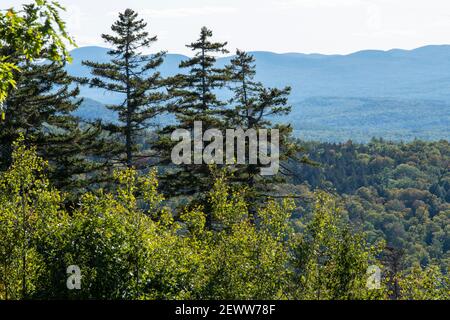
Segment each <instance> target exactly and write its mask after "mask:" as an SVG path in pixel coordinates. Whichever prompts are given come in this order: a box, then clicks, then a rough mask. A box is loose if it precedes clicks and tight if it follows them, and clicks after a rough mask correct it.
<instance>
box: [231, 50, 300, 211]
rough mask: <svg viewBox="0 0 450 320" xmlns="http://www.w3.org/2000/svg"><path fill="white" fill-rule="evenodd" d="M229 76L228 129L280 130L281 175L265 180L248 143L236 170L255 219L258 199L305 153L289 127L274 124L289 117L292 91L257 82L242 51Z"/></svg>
mask: <svg viewBox="0 0 450 320" xmlns="http://www.w3.org/2000/svg"><path fill="white" fill-rule="evenodd" d="M227 72H228V77H229V79H230V83H231V85H230V89H231V91H232V92H233V93H234V95H233V98H232V99H231V107H230V108H228V109H227V110H226V112H225V121H226V123H227V126H228V127H230V128H236V127H240V128H242V129H243V130H244V131H247V130H248V129H255V130H260V129H278V130H279V139H280V141H279V143H280V146H279V148H280V150H279V157H280V166H281V170H280V173H281V174H280V175H275V176H267V177H262V176H261V175H260V168H261V167H262V165H261V164H250V163H248V159H249V154H248V152H249V150H250V148H249V147H248V141H247V147H246V152H247V155H246V160H247V163H246V164H243V165H238V166H236V171H235V173H234V181H235V182H238V183H241V184H245V185H246V186H247V187H248V188H249V193H248V194H249V199H247V200H248V201H249V203H250V206H249V212H250V213H251V214H252V215H253V214H255V213H256V209H255V202H256V201H257V200H256V198H257V197H259V196H261V195H264V193H266V192H270V188H269V187H268V186H269V184H270V183H271V182H275V181H280V180H281V176H282V175H287V174H290V172H289V168H288V165H287V162H288V161H289V160H290V159H293V158H297V157H298V154H299V152H301V151H303V149H302V148H300V146H299V145H297V144H296V143H295V142H294V141H293V139H292V137H291V133H292V128H291V127H290V125H283V124H277V125H274V124H273V123H272V120H273V119H276V117H280V116H286V115H288V114H289V113H290V112H291V106H290V105H288V97H289V94H290V91H291V88H290V87H285V88H282V89H277V88H267V87H265V86H264V85H263V84H262V83H261V82H258V81H256V80H255V76H256V65H255V58H254V57H253V56H252V55H251V54H248V53H246V52H244V51H241V50H237V51H236V55H235V56H234V57H233V58H232V59H231V61H230V64H229V65H228V66H227ZM297 160H298V159H297ZM281 161H284V163H283V162H281ZM300 161H301V162H307V159H306V158H304V159H301V160H300Z"/></svg>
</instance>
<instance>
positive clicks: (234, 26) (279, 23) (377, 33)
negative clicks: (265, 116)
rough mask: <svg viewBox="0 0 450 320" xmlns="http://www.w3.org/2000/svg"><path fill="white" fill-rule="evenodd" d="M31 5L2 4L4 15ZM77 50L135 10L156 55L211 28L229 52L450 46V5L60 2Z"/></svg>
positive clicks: (433, 0)
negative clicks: (120, 14) (12, 8)
mask: <svg viewBox="0 0 450 320" xmlns="http://www.w3.org/2000/svg"><path fill="white" fill-rule="evenodd" d="M24 2H27V0H0V8H7V7H10V6H18V5H21V4H22V3H24ZM60 3H62V4H63V5H64V6H66V8H67V13H66V14H65V15H64V16H65V18H66V20H67V21H68V27H69V31H70V32H71V34H72V35H73V36H74V37H75V39H76V41H77V43H78V45H79V46H86V45H104V44H103V42H102V40H101V38H100V34H101V33H104V32H108V31H109V26H110V25H111V23H112V22H113V21H114V20H115V19H116V17H117V13H118V11H122V10H124V9H125V8H127V7H129V8H132V9H134V10H136V11H138V12H139V13H140V15H141V16H142V17H143V18H144V19H145V20H147V21H148V23H149V29H150V31H151V33H152V34H156V35H158V37H159V42H158V44H157V45H155V46H154V48H153V50H160V49H163V50H168V51H169V52H172V53H185V54H186V53H188V51H187V49H186V48H185V46H184V45H185V44H186V43H189V42H191V41H193V40H194V39H196V38H197V36H198V33H199V30H200V28H201V27H202V26H203V25H206V26H208V27H209V28H211V29H212V30H213V31H214V36H215V39H217V40H220V41H228V43H229V49H231V50H232V51H234V49H235V48H240V49H243V50H248V51H254V50H264V51H274V52H304V53H312V52H318V53H349V52H354V51H358V50H362V49H391V48H404V49H412V48H415V47H419V46H423V45H428V44H449V43H450V1H449V0H208V1H206V0H125V1H124V0H60Z"/></svg>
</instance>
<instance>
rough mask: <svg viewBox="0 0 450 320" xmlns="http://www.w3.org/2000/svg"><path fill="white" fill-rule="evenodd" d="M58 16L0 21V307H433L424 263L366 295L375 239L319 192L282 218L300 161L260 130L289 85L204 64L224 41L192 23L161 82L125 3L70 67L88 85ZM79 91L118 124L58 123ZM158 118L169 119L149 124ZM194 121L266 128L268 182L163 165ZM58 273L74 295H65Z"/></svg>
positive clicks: (437, 286) (284, 102)
mask: <svg viewBox="0 0 450 320" xmlns="http://www.w3.org/2000/svg"><path fill="white" fill-rule="evenodd" d="M61 9H62V8H61V7H60V6H59V5H58V4H57V3H53V2H52V3H50V2H47V1H45V0H36V1H35V3H33V4H30V5H25V6H23V8H21V9H17V10H16V9H8V10H5V11H2V12H0V43H1V48H0V57H1V59H0V71H1V72H0V79H1V80H2V85H1V87H0V99H1V100H0V101H2V112H3V116H2V121H1V124H0V129H1V131H0V141H1V151H0V154H1V158H0V167H1V168H0V169H1V170H2V173H1V175H0V189H1V191H0V222H1V223H0V229H1V234H2V236H1V238H0V266H1V267H0V270H1V272H0V298H2V299H32V298H98V299H179V298H184V299H188V298H189V299H207V298H215V299H385V298H390V297H395V298H404V299H445V298H447V299H448V297H449V292H450V291H449V280H448V275H447V273H446V272H445V271H443V270H442V268H436V267H434V266H433V265H431V264H430V265H418V266H414V268H412V269H411V268H410V269H408V270H406V271H402V272H398V273H396V274H395V275H392V277H383V278H382V279H380V283H379V284H378V287H377V289H370V287H369V286H368V285H367V281H368V280H369V278H370V275H369V274H367V270H368V268H369V266H371V265H372V266H376V267H378V268H380V269H382V270H383V268H385V267H384V264H383V262H382V255H383V252H385V250H384V249H383V248H384V247H385V244H384V241H383V240H382V239H376V240H377V241H372V240H373V239H368V238H367V234H366V232H365V230H358V229H355V228H354V227H353V226H352V224H351V223H350V222H349V220H348V219H347V216H346V214H345V212H344V213H343V212H342V208H341V206H340V205H339V203H337V201H336V199H335V198H334V197H333V196H332V195H330V193H329V192H328V193H327V192H323V191H316V192H314V193H313V194H312V199H313V200H312V205H311V206H312V207H311V213H310V215H307V216H305V217H304V218H299V219H296V220H295V223H293V222H292V219H291V218H292V213H294V214H295V211H296V210H297V208H298V203H297V204H296V203H295V201H293V200H292V197H285V199H284V201H279V199H278V198H279V195H280V193H279V192H277V190H276V189H277V187H279V186H280V185H281V183H282V182H283V181H285V182H289V181H292V179H294V178H295V177H296V172H295V168H296V166H298V165H309V166H314V165H315V162H313V161H311V160H310V159H309V158H308V157H306V156H305V155H304V151H305V149H304V147H303V146H302V145H301V144H300V143H299V142H298V141H295V140H294V139H293V138H292V137H291V132H292V129H291V127H290V125H288V124H287V125H284V124H276V125H274V124H273V123H272V122H271V120H272V119H273V118H274V117H276V116H279V115H285V114H288V113H289V112H290V106H289V104H288V96H289V92H290V88H289V87H286V88H281V89H279V88H267V87H265V86H264V85H263V84H261V83H259V82H257V81H256V80H255V73H256V68H255V60H254V58H253V57H252V56H251V55H250V54H248V53H246V52H243V51H240V50H237V51H236V55H235V56H234V57H233V58H232V59H231V61H230V63H229V65H227V66H225V67H223V68H220V67H218V66H217V65H216V57H217V56H218V55H221V54H226V53H228V50H227V49H226V46H227V43H226V42H215V41H214V40H213V34H212V31H211V30H209V29H207V28H206V27H204V28H202V29H201V31H200V36H199V38H198V39H197V40H195V41H194V42H192V43H191V44H189V45H187V47H188V48H190V49H191V50H192V57H191V58H188V59H187V60H185V61H183V62H181V64H180V73H179V74H177V75H175V76H172V77H168V78H163V77H162V76H161V74H160V73H159V71H158V68H159V67H160V66H161V65H162V64H163V63H164V57H165V53H164V52H159V53H156V54H152V55H144V54H143V53H142V52H143V51H144V50H146V49H148V48H149V47H150V46H151V44H153V43H154V42H155V41H157V37H156V36H151V35H150V34H149V33H148V31H147V29H146V28H147V24H146V22H145V21H144V20H142V19H140V18H139V17H138V14H137V13H136V12H134V11H133V10H131V9H127V10H125V11H124V12H123V13H120V14H119V18H118V20H117V21H116V22H115V23H114V24H113V25H112V27H111V31H112V33H111V34H104V35H102V38H103V39H104V40H105V41H106V42H107V43H108V44H109V46H110V50H109V52H108V55H109V57H110V60H109V61H108V62H98V61H84V62H83V64H84V65H85V66H87V67H89V68H90V70H91V74H92V76H90V77H88V78H73V77H71V76H70V75H68V74H67V72H66V71H65V70H64V66H65V64H66V63H69V62H70V56H69V54H68V51H67V49H66V43H72V44H73V40H72V38H71V37H70V36H69V35H68V34H67V32H66V30H65V24H64V21H62V20H61V19H60V17H59V11H60V10H61ZM83 85H85V86H90V87H92V88H97V89H99V90H106V91H109V92H111V93H114V94H116V95H117V96H119V97H121V101H120V102H119V103H116V104H114V105H108V106H107V107H108V108H109V109H110V110H112V111H113V112H115V113H116V114H117V115H118V121H117V122H114V123H105V122H102V121H91V122H87V121H81V119H79V118H77V117H75V116H73V112H74V111H75V110H76V109H77V108H78V107H79V105H80V104H81V102H82V98H80V97H79V86H83ZM219 89H227V90H229V92H230V93H231V98H229V99H223V98H221V97H219V95H218V94H217V92H218V90H219ZM162 113H170V114H172V115H174V116H175V118H176V124H175V125H170V126H166V127H163V128H158V129H153V128H152V120H154V119H155V117H156V116H158V115H160V114H162ZM194 121H202V123H203V129H204V130H207V129H211V128H214V129H218V130H222V131H223V130H225V129H227V128H230V127H231V128H233V127H241V128H243V129H244V130H245V129H251V128H253V129H267V128H277V129H279V130H280V142H281V146H280V158H281V160H282V172H281V174H280V175H278V176H275V177H271V178H264V177H262V176H260V175H259V174H258V172H259V170H258V168H259V167H260V165H252V164H243V165H233V166H227V167H224V166H218V165H207V164H203V165H181V166H174V165H172V164H171V161H170V150H171V149H172V147H173V146H174V142H173V141H171V139H170V134H171V132H172V131H173V130H174V129H175V128H188V129H189V128H191V127H192V126H193V123H194ZM150 131H152V135H150V138H151V139H149V140H148V141H145V143H146V144H149V145H150V146H151V148H145V147H143V143H142V140H143V139H145V138H146V137H149V132H150ZM297 176H298V175H297ZM158 181H160V182H161V183H159V182H158ZM69 265H78V266H79V267H80V268H81V271H82V275H83V278H82V279H83V280H82V290H79V291H78V290H72V291H71V290H68V289H67V286H66V280H67V276H68V275H67V274H66V269H67V266H69ZM393 292H394V293H395V294H394V293H393Z"/></svg>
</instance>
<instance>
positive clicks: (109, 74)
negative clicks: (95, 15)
mask: <svg viewBox="0 0 450 320" xmlns="http://www.w3.org/2000/svg"><path fill="white" fill-rule="evenodd" d="M146 27H147V23H145V22H144V20H142V19H138V14H137V13H136V12H134V11H133V10H131V9H126V10H125V12H123V13H119V19H118V20H117V21H116V22H115V23H114V24H113V25H112V27H111V30H112V31H113V34H112V35H109V34H103V35H102V38H103V39H104V40H105V41H106V42H107V43H108V44H110V45H111V46H112V49H111V50H110V51H109V52H108V55H109V56H110V57H111V61H110V62H108V63H98V62H95V61H83V64H84V65H85V66H88V67H90V68H91V73H92V75H93V76H94V77H93V78H90V79H87V78H85V79H79V81H80V82H81V83H83V84H86V83H87V84H89V85H90V87H94V88H98V89H104V90H107V91H109V92H111V93H114V94H117V95H118V96H119V97H120V98H121V99H122V101H121V102H120V103H117V104H115V105H108V106H107V107H108V108H109V109H110V110H113V111H115V112H117V113H118V115H119V123H118V124H110V125H109V126H108V129H109V130H110V131H111V132H112V133H115V134H117V135H118V136H119V137H121V138H122V140H123V143H122V154H121V155H120V158H119V162H120V163H122V164H125V165H126V166H127V167H132V166H134V165H136V163H137V160H139V159H142V158H146V157H148V155H142V154H138V145H137V136H138V135H139V133H141V132H142V131H143V130H144V129H145V128H147V127H148V126H149V124H150V121H151V120H152V119H153V118H154V117H155V116H156V115H158V114H159V113H160V112H161V111H162V110H163V103H164V100H165V94H164V92H163V90H162V86H163V82H162V79H161V76H160V73H159V72H157V71H156V69H157V68H158V67H159V66H160V65H161V64H162V63H163V58H164V53H163V52H159V53H156V54H154V55H150V56H144V55H143V54H142V50H144V49H147V48H148V47H149V46H150V45H151V44H153V43H155V42H156V41H157V37H156V36H153V37H151V36H149V33H148V32H147V31H146V30H145V29H146Z"/></svg>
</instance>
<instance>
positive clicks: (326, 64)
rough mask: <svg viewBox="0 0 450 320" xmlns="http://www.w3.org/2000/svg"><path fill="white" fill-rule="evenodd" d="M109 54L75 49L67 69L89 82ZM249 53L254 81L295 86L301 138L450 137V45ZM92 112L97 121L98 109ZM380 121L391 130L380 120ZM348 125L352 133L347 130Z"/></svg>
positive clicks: (108, 99)
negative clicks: (93, 65)
mask: <svg viewBox="0 0 450 320" xmlns="http://www.w3.org/2000/svg"><path fill="white" fill-rule="evenodd" d="M108 50H109V49H107V48H104V47H96V46H91V47H82V48H77V49H75V50H73V51H72V52H71V53H72V55H73V60H74V62H73V64H71V65H68V66H67V70H68V72H69V74H71V75H73V76H88V75H89V70H88V69H87V68H86V67H84V66H82V64H81V61H82V60H84V59H90V60H95V61H100V62H106V61H108V57H107V55H106V53H107V51H108ZM250 53H251V54H253V55H254V57H255V59H256V67H257V77H256V80H258V81H261V82H262V83H263V84H264V85H266V86H270V87H284V86H291V87H292V94H291V96H290V103H291V104H292V105H293V111H292V114H291V115H290V116H289V117H287V118H284V119H281V120H283V121H286V120H287V121H289V122H292V124H293V126H294V128H295V130H296V132H297V133H298V136H301V137H304V138H308V137H314V138H315V139H319V140H330V139H331V140H332V139H333V138H334V137H338V138H339V139H338V140H345V139H351V138H354V137H355V132H357V134H356V136H357V137H358V140H361V141H366V140H368V139H370V137H371V136H373V135H375V136H384V135H387V136H389V137H392V138H396V134H398V137H397V140H401V139H407V140H411V139H413V138H415V137H419V138H424V139H428V140H430V139H440V138H443V139H449V138H450V133H449V130H448V125H447V124H448V123H450V45H429V46H423V47H419V48H416V49H412V50H405V49H391V50H385V51H384V50H361V51H358V52H354V53H350V54H347V55H324V54H315V53H312V54H304V53H292V52H291V53H274V52H269V51H253V52H250ZM231 57H232V55H230V56H226V57H221V58H219V59H218V62H217V63H218V66H223V65H225V64H227V63H228V62H229V61H230V59H231ZM187 58H188V57H187V56H185V55H181V54H167V56H166V59H165V62H164V64H163V65H162V66H161V67H160V69H159V71H160V72H161V74H162V75H163V76H171V75H174V74H176V73H178V72H181V71H182V70H180V69H179V68H178V65H179V63H180V62H181V61H182V60H184V59H187ZM220 94H222V93H220ZM81 96H83V97H86V98H89V99H91V100H90V105H91V108H97V109H98V108H100V107H99V106H100V105H101V104H103V105H104V104H112V103H115V102H117V101H119V100H120V99H122V97H120V96H118V95H114V94H110V93H106V92H102V91H100V90H96V89H91V88H86V87H83V88H81ZM92 100H94V101H97V102H99V103H100V104H95V103H93V102H92ZM94 105H96V107H93V106H94ZM364 106H365V107H367V108H369V109H368V110H367V112H368V114H370V115H371V117H372V118H371V119H367V114H364V110H365V109H364ZM374 108H375V109H374ZM391 109H393V110H391ZM330 110H333V113H332V114H333V116H334V119H333V121H329V120H330V119H329V118H328V117H327V113H330ZM88 111H89V110H88V109H86V108H85V109H84V110H81V112H79V114H80V115H82V116H85V115H86V114H87V113H89V112H88ZM375 111H377V112H375ZM381 111H382V112H384V113H382V112H381ZM391 111H395V112H391ZM380 112H381V113H380ZM94 113H95V114H99V112H98V110H97V111H96V112H94ZM413 113H414V114H413ZM100 114H101V112H100ZM386 115H390V116H391V118H389V117H387V116H386ZM402 116H403V117H404V118H407V119H409V120H408V121H407V122H408V124H409V127H407V128H405V126H404V125H402V124H401V123H402ZM86 117H87V118H89V116H86ZM108 118H110V115H108ZM380 118H382V119H384V120H385V122H386V123H387V124H388V125H383V124H382V123H381V122H380V121H378V120H379V119H380ZM162 121H163V122H164V119H163V120H162ZM349 121H350V122H351V123H353V127H349V124H348V122H349ZM443 121H444V122H443ZM312 124H315V126H316V127H317V128H323V126H325V125H327V126H328V127H329V128H328V129H327V130H325V131H323V130H322V129H320V130H322V131H320V132H321V133H320V134H318V133H317V132H314V126H313V125H312ZM358 124H359V127H358ZM436 124H438V125H436ZM368 125H370V128H369V127H367V128H366V129H367V130H366V131H367V134H364V133H363V132H364V129H365V127H364V126H368ZM305 128H307V129H305ZM369 129H370V130H369ZM317 130H319V129H317Z"/></svg>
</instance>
